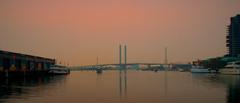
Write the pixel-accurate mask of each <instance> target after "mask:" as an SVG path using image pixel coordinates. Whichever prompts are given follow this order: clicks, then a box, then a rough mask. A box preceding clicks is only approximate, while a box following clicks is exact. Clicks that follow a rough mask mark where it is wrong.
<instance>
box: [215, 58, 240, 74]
mask: <svg viewBox="0 0 240 103" xmlns="http://www.w3.org/2000/svg"><path fill="white" fill-rule="evenodd" d="M219 73H221V74H230V75H240V61H235V62H230V63H228V64H227V65H226V66H225V67H224V68H222V69H220V70H219Z"/></svg>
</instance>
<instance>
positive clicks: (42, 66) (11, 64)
mask: <svg viewBox="0 0 240 103" xmlns="http://www.w3.org/2000/svg"><path fill="white" fill-rule="evenodd" d="M55 63H56V60H55V59H50V58H44V57H40V56H33V55H27V54H21V53H14V52H9V51H3V50H0V77H16V76H17V77H18V76H36V75H42V74H46V73H47V72H48V71H49V69H50V66H51V65H54V64H55Z"/></svg>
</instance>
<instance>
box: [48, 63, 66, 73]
mask: <svg viewBox="0 0 240 103" xmlns="http://www.w3.org/2000/svg"><path fill="white" fill-rule="evenodd" d="M48 73H49V74H55V75H63V74H69V73H70V69H69V68H67V67H65V66H60V65H53V66H51V67H50V70H49V72H48Z"/></svg>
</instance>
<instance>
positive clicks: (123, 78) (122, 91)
mask: <svg viewBox="0 0 240 103" xmlns="http://www.w3.org/2000/svg"><path fill="white" fill-rule="evenodd" d="M119 95H120V98H122V97H124V98H126V97H127V70H126V69H125V70H121V69H120V70H119Z"/></svg>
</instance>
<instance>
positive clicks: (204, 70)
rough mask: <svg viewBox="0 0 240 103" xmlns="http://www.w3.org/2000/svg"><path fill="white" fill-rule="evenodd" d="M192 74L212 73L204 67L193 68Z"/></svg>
mask: <svg viewBox="0 0 240 103" xmlns="http://www.w3.org/2000/svg"><path fill="white" fill-rule="evenodd" d="M191 72H192V73H210V71H209V69H208V68H204V67H203V66H192V68H191Z"/></svg>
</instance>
